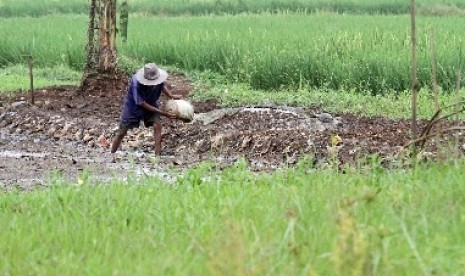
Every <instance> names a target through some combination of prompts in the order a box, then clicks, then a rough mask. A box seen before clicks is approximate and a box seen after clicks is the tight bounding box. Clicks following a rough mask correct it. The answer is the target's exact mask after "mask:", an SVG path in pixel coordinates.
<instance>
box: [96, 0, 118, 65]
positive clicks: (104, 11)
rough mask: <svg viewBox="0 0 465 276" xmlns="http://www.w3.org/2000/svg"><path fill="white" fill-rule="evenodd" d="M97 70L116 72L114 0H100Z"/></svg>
mask: <svg viewBox="0 0 465 276" xmlns="http://www.w3.org/2000/svg"><path fill="white" fill-rule="evenodd" d="M99 17H100V20H99V41H100V43H99V48H100V53H99V54H100V57H99V72H100V73H115V72H116V0H100V9H99Z"/></svg>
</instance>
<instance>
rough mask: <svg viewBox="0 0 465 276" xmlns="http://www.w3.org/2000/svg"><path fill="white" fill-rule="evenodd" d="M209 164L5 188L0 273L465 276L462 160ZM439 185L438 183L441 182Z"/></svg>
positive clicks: (1, 197)
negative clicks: (166, 173)
mask: <svg viewBox="0 0 465 276" xmlns="http://www.w3.org/2000/svg"><path fill="white" fill-rule="evenodd" d="M244 166H245V164H244V163H239V164H237V165H235V166H233V167H232V168H229V169H226V170H225V171H223V172H222V173H220V174H219V175H218V174H217V173H216V172H215V171H214V170H213V169H211V167H209V165H208V164H203V165H201V166H200V167H199V168H195V169H191V170H189V171H188V172H186V173H185V174H184V175H183V176H180V177H179V178H178V180H177V182H176V184H175V185H166V184H165V183H163V182H161V181H160V180H158V179H155V178H151V177H145V178H143V179H140V180H136V179H135V178H133V177H132V176H131V174H130V175H129V179H128V180H127V181H124V182H122V181H118V180H115V181H113V182H112V183H111V185H100V184H98V183H96V182H95V180H92V179H91V178H89V177H87V176H83V177H81V178H80V179H79V180H78V179H76V182H75V183H63V182H61V180H60V179H58V178H57V179H51V180H50V185H51V187H49V188H45V189H36V190H33V191H32V192H27V193H24V192H7V193H2V194H0V220H1V221H2V223H1V224H0V253H1V255H2V256H3V257H2V258H1V259H0V273H1V274H3V275H31V274H33V275H57V274H59V275H71V274H73V275H76V274H79V275H96V274H98V275H109V274H123V275H129V274H131V275H166V274H169V275H186V274H192V275H224V274H227V275H244V274H248V275H264V274H273V275H283V274H289V275H308V274H318V275H347V274H351V275H362V274H373V275H424V274H433V273H434V274H437V275H451V274H456V275H460V274H462V273H463V272H464V271H465V262H464V260H465V259H464V258H463V256H464V254H465V238H464V235H463V229H464V227H465V216H464V215H463V214H462V212H461V210H462V209H463V208H464V207H465V202H464V196H465V188H464V186H463V178H464V177H465V175H464V172H465V164H464V163H463V162H460V163H454V164H446V165H434V166H432V165H430V166H424V167H420V168H419V170H418V171H416V172H415V171H410V170H407V171H391V172H385V171H383V170H381V169H374V170H372V171H369V172H367V173H363V172H348V173H347V174H344V175H343V174H338V173H336V172H334V171H331V170H328V171H314V170H313V169H312V168H311V166H310V165H309V163H306V162H302V163H300V165H299V166H298V167H297V168H296V169H287V170H280V171H277V172H275V173H273V174H264V175H254V174H251V173H249V172H247V171H246V170H245V167H244ZM439 184H440V185H439Z"/></svg>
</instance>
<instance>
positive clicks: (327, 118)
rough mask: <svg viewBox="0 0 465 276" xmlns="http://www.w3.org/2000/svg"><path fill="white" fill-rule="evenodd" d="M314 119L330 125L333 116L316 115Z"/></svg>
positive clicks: (327, 114)
mask: <svg viewBox="0 0 465 276" xmlns="http://www.w3.org/2000/svg"><path fill="white" fill-rule="evenodd" d="M315 117H316V118H318V120H320V121H321V122H322V123H332V122H333V115H331V114H329V113H325V112H323V113H317V114H315Z"/></svg>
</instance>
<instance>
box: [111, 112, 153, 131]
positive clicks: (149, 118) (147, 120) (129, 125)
mask: <svg viewBox="0 0 465 276" xmlns="http://www.w3.org/2000/svg"><path fill="white" fill-rule="evenodd" d="M160 120H161V118H160V113H158V112H154V113H148V114H147V115H145V116H144V118H143V121H144V125H145V127H151V126H153V124H154V123H159V122H160ZM139 125H140V121H138V122H121V123H120V125H119V129H120V130H128V129H133V128H138V127H139Z"/></svg>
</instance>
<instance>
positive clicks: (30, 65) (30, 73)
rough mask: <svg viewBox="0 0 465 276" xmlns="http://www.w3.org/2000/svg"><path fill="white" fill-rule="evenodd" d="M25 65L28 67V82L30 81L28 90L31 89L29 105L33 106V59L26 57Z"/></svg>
mask: <svg viewBox="0 0 465 276" xmlns="http://www.w3.org/2000/svg"><path fill="white" fill-rule="evenodd" d="M27 61H28V62H27V63H28V65H29V80H30V89H31V104H34V75H33V72H32V71H33V70H32V69H33V63H34V59H33V57H32V55H30V56H28V59H27Z"/></svg>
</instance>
